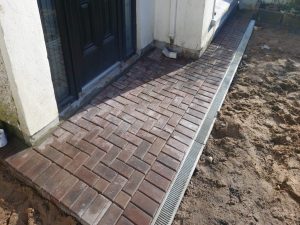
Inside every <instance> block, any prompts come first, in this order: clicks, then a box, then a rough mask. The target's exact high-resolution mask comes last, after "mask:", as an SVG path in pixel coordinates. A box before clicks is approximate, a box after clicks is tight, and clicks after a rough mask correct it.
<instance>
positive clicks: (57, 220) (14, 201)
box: [0, 165, 76, 225]
mask: <svg viewBox="0 0 300 225" xmlns="http://www.w3.org/2000/svg"><path fill="white" fill-rule="evenodd" d="M0 225H76V222H75V221H74V220H73V218H71V217H69V216H67V215H65V214H63V213H62V212H61V211H60V210H58V208H56V207H55V206H54V205H53V204H51V203H49V202H48V201H47V200H45V199H43V198H41V197H40V196H39V195H38V194H37V193H36V192H35V191H33V190H32V189H31V188H29V187H26V186H25V185H24V184H21V183H20V182H18V181H17V180H15V179H13V177H12V175H11V174H10V173H9V172H8V171H7V170H6V169H5V168H4V167H2V166H1V165H0Z"/></svg>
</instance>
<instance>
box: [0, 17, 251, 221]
mask: <svg viewBox="0 0 300 225" xmlns="http://www.w3.org/2000/svg"><path fill="white" fill-rule="evenodd" d="M247 25H248V20H247V19H245V18H243V17H238V16H237V17H234V18H232V19H230V20H229V21H228V22H227V24H226V25H225V27H224V28H223V29H222V31H221V32H220V33H219V34H218V36H217V38H216V39H215V40H214V41H213V43H212V44H211V45H210V46H209V48H208V49H207V50H206V52H205V53H204V55H203V56H202V57H201V58H200V59H199V60H196V61H192V62H189V61H187V60H177V61H174V60H170V59H166V58H164V57H162V56H161V55H160V54H157V51H154V52H153V53H151V54H150V55H148V56H146V57H144V58H143V59H141V60H140V61H139V62H138V63H137V64H136V65H134V66H133V67H132V68H131V69H130V70H129V71H128V72H127V73H126V74H125V75H123V76H122V77H121V78H120V79H118V80H117V81H115V82H114V83H112V84H111V85H109V86H108V87H107V88H105V89H104V90H103V91H102V92H101V93H100V94H99V95H98V96H96V97H95V98H94V99H93V100H92V101H91V102H90V104H89V105H87V106H86V107H85V108H84V109H82V110H80V111H79V112H78V113H76V115H74V116H73V117H71V118H70V119H69V120H67V121H65V122H63V123H62V124H61V125H60V126H59V128H58V129H57V130H56V131H55V132H53V134H52V135H51V137H49V138H48V139H47V140H46V141H44V143H42V144H41V145H39V146H36V147H34V148H29V149H26V150H24V151H22V152H19V153H16V154H12V153H11V152H7V151H3V152H1V153H0V154H1V157H2V158H3V159H5V161H6V163H8V164H9V165H10V166H11V167H12V168H14V170H16V171H17V172H18V173H19V174H21V175H22V177H24V178H25V179H27V181H29V182H30V183H31V184H32V185H33V186H35V187H37V188H38V189H39V190H40V191H41V192H42V193H44V195H45V196H48V197H49V198H50V199H51V200H52V201H54V202H55V203H56V204H57V205H58V206H59V207H61V208H63V209H64V210H66V211H67V212H68V213H70V214H72V215H73V216H75V217H76V218H77V219H79V221H80V222H82V223H85V224H95V225H97V224H99V225H100V224H101V225H105V224H107V225H114V224H118V225H121V224H136V225H142V224H143V225H147V224H150V223H151V222H152V220H153V218H154V216H155V214H156V213H157V210H158V208H159V206H160V205H161V204H162V202H163V200H164V197H165V196H166V193H167V191H168V190H169V187H170V185H171V183H172V181H173V179H174V177H175V176H176V173H177V172H178V169H179V167H180V165H181V162H182V160H183V158H184V156H185V155H186V153H187V151H188V150H189V147H190V146H191V144H192V142H193V139H194V137H195V135H196V133H197V131H198V129H199V126H200V125H201V122H202V120H203V119H204V118H205V115H206V113H207V112H208V109H209V107H210V105H211V102H212V100H213V98H214V96H215V95H216V92H217V90H218V88H219V85H220V83H221V81H222V79H223V77H224V75H225V72H226V70H227V68H228V66H229V64H230V62H231V59H232V57H233V54H234V52H235V51H236V49H237V47H238V45H239V43H240V41H241V38H242V36H243V34H244V31H245V29H246V26H247Z"/></svg>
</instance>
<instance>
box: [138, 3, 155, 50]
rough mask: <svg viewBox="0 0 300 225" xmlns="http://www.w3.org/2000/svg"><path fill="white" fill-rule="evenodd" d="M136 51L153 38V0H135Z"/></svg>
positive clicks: (148, 43) (145, 45) (144, 46)
mask: <svg viewBox="0 0 300 225" xmlns="http://www.w3.org/2000/svg"><path fill="white" fill-rule="evenodd" d="M136 23H137V24H136V26H137V29H136V31H137V51H138V52H141V51H142V50H143V49H144V48H146V47H147V46H148V45H150V44H151V43H153V40H154V0H153V1H152V0H151V1H149V0H137V1H136Z"/></svg>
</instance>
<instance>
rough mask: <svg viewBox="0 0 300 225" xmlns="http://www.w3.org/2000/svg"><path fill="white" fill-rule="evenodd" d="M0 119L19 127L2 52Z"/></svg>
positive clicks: (0, 65) (0, 61) (0, 67)
mask: <svg viewBox="0 0 300 225" xmlns="http://www.w3.org/2000/svg"><path fill="white" fill-rule="evenodd" d="M0 121H3V122H6V123H7V124H9V125H11V126H13V127H15V128H18V127H19V123H18V116H17V109H16V106H15V103H14V100H13V97H12V94H11V90H10V86H9V81H8V77H7V73H6V68H5V65H4V62H3V57H2V53H1V52H0Z"/></svg>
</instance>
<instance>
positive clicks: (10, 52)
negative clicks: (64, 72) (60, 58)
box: [0, 0, 58, 138]
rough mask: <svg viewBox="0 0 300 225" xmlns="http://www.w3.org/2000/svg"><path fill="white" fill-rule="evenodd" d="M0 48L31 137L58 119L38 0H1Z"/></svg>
mask: <svg viewBox="0 0 300 225" xmlns="http://www.w3.org/2000/svg"><path fill="white" fill-rule="evenodd" d="M0 26H1V29H0V48H1V52H2V55H3V60H4V64H5V67H6V70H7V75H8V80H9V83H10V88H11V92H12V95H13V98H14V101H15V104H16V108H17V112H18V119H19V121H20V127H21V131H22V132H23V134H24V136H26V137H27V138H30V137H32V136H34V135H35V134H37V133H38V132H40V131H41V130H42V129H44V128H45V127H47V126H48V125H49V124H52V125H53V124H54V121H57V119H58V110H57V105H56V100H55V96H54V89H53V85H52V80H51V74H50V68H49V62H48V59H47V51H46V46H45V41H44V36H43V30H42V25H41V20H40V16H39V10H38V5H37V1H36V0H22V1H20V0H9V1H7V0H0Z"/></svg>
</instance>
